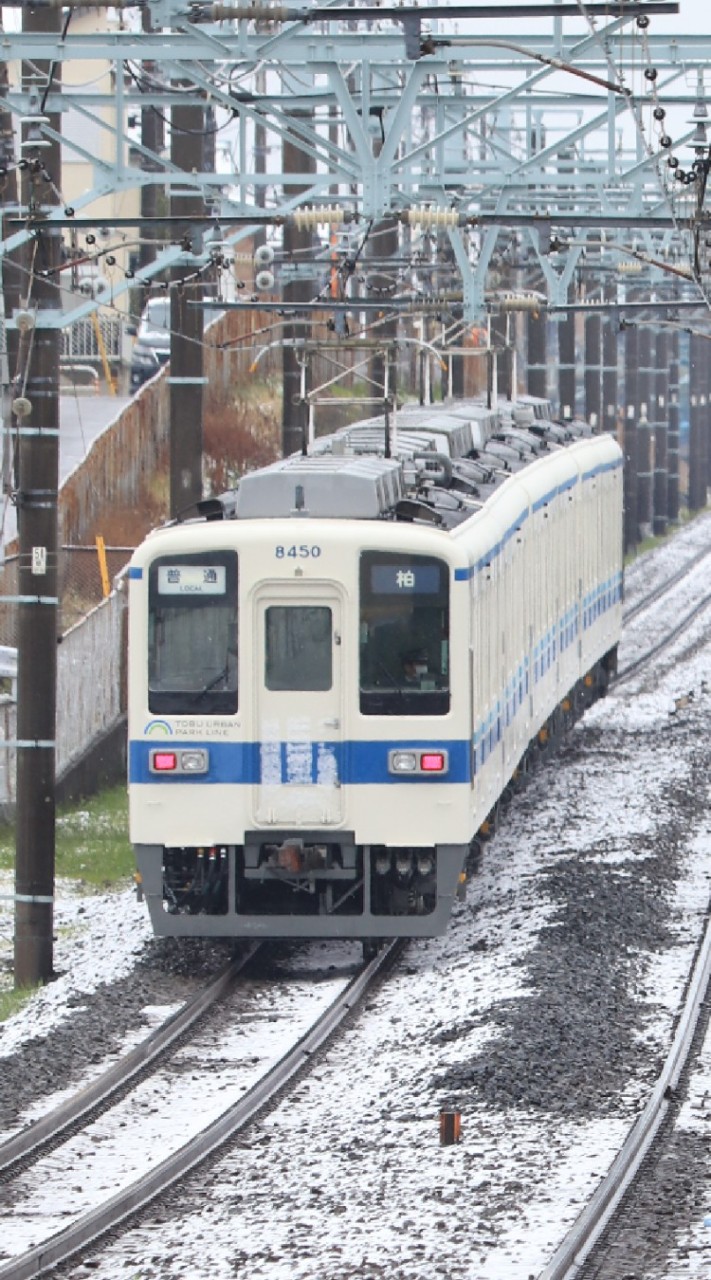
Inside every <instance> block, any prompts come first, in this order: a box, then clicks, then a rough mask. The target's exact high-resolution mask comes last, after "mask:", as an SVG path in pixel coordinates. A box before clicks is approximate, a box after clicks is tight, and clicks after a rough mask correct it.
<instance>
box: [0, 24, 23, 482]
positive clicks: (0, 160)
mask: <svg viewBox="0 0 711 1280" xmlns="http://www.w3.org/2000/svg"><path fill="white" fill-rule="evenodd" d="M1 32H2V23H1V22H0V33H1ZM9 88H10V85H9V79H8V66H7V62H0V102H1V103H2V104H5V103H6V100H7V95H8V91H9ZM0 164H1V165H2V168H3V170H4V174H5V176H4V177H3V179H2V182H1V183H0V200H1V201H2V216H3V227H2V236H3V239H6V238H7V230H6V228H5V225H4V220H5V218H6V217H14V216H15V215H16V214H17V213H18V191H17V169H16V167H15V166H16V156H15V134H14V129H13V123H12V113H11V112H10V111H9V109H8V108H7V106H6V105H2V108H1V109H0ZM20 261H21V255H20V252H19V251H18V250H17V249H16V250H15V251H14V253H7V254H5V255H4V256H3V259H2V291H3V301H4V304H5V316H6V317H10V316H13V315H14V314H15V312H16V311H17V310H19V307H20V299H21V292H22V271H21V266H20ZM5 336H6V359H7V370H5V369H3V370H2V382H3V385H2V396H3V403H2V424H3V443H2V492H3V494H5V495H6V494H9V493H10V492H11V491H12V489H13V488H14V483H13V475H12V471H13V459H12V444H13V440H12V432H11V430H10V421H11V417H10V415H11V408H10V400H11V398H12V397H11V395H10V385H9V384H10V379H11V377H12V376H13V374H14V372H15V370H16V369H17V351H18V338H19V334H18V332H17V330H16V329H7V328H6V330H5ZM6 378H7V380H6Z"/></svg>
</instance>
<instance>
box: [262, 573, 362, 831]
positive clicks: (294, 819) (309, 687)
mask: <svg viewBox="0 0 711 1280" xmlns="http://www.w3.org/2000/svg"><path fill="white" fill-rule="evenodd" d="M254 617H255V626H256V635H255V637H254V639H255V657H256V662H255V667H256V670H255V673H254V675H255V679H254V691H253V697H254V726H255V736H256V742H257V751H258V764H257V778H258V781H257V783H256V786H255V792H254V822H255V825H257V826H280V827H283V826H288V827H289V828H293V829H298V828H300V827H301V828H313V827H314V826H323V825H325V826H335V825H337V824H338V823H340V822H341V821H342V820H343V791H342V788H341V780H340V773H341V762H342V750H341V744H342V724H343V707H342V702H343V671H342V665H343V663H342V654H343V647H342V644H341V627H342V618H343V602H342V598H341V595H340V593H339V592H338V590H337V589H336V588H335V587H332V586H330V585H328V584H323V585H320V584H318V583H317V584H310V585H308V586H307V585H306V584H303V583H299V584H294V586H293V588H292V587H291V584H289V583H284V582H279V583H275V584H273V586H271V587H270V588H267V587H262V588H260V591H259V594H258V596H257V598H256V601H255V610H254Z"/></svg>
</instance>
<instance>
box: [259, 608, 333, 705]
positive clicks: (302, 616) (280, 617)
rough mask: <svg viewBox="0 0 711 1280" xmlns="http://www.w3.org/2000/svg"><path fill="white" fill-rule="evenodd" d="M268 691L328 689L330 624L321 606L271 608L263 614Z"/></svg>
mask: <svg viewBox="0 0 711 1280" xmlns="http://www.w3.org/2000/svg"><path fill="white" fill-rule="evenodd" d="M264 637H265V654H264V673H265V684H266V686H267V689H272V690H289V689H292V690H310V689H321V690H323V689H330V688H331V687H332V685H333V622H332V615H331V610H330V609H329V608H327V607H326V606H324V605H271V606H270V607H269V608H268V609H267V610H266V612H265V627H264Z"/></svg>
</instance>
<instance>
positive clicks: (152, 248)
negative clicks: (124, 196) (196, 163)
mask: <svg viewBox="0 0 711 1280" xmlns="http://www.w3.org/2000/svg"><path fill="white" fill-rule="evenodd" d="M141 23H142V29H143V31H144V32H145V33H147V34H148V33H149V32H151V31H152V30H153V23H152V21H151V12H150V9H149V8H148V7H146V8H145V9H144V10H143V12H142V14H141ZM155 73H156V64H155V62H152V61H147V62H144V63H143V68H142V75H143V84H142V91H143V92H144V93H146V94H149V93H150V92H151V90H152V88H153V79H154V77H155ZM164 133H165V129H164V125H163V117H162V115H161V114H160V112H159V111H156V109H155V107H153V106H146V107H142V108H141V146H143V147H145V148H146V150H147V151H150V152H152V154H153V155H155V156H159V155H160V153H161V151H162V150H163V144H164ZM161 167H162V166H161V164H160V162H159V161H157V160H153V159H150V158H149V157H148V156H146V155H143V156H142V157H141V169H142V170H143V171H144V172H147V173H156V172H160V169H161ZM158 191H159V188H158V186H157V185H156V183H155V182H146V183H144V184H143V186H142V187H141V217H142V218H155V217H157V215H158ZM158 234H159V233H158V232H157V231H156V229H155V227H152V226H151V225H150V224H149V225H147V226H144V227H143V229H142V230H141V244H140V247H139V252H138V264H139V266H140V267H147V266H149V264H150V263H151V262H155V259H156V255H157V251H158V242H157V240H156V237H157V236H158Z"/></svg>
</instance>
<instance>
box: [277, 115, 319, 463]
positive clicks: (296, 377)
mask: <svg viewBox="0 0 711 1280" xmlns="http://www.w3.org/2000/svg"><path fill="white" fill-rule="evenodd" d="M289 114H290V117H291V119H292V120H293V122H294V125H295V126H297V127H296V128H295V129H294V131H293V133H292V132H289V133H285V135H284V141H283V144H282V164H283V167H284V174H285V175H291V174H302V173H305V174H310V173H315V172H316V159H315V157H314V156H313V155H312V154H311V153H310V152H308V151H306V149H305V148H304V147H303V146H302V145H301V143H300V140H299V133H298V125H299V123H303V124H304V125H306V124H311V123H312V122H313V116H312V114H310V113H308V112H304V111H293V112H290V113H289ZM308 189H309V188H308V183H304V182H298V181H294V182H292V181H291V178H290V177H288V179H287V177H286V176H285V180H284V198H285V199H286V200H291V199H292V198H293V197H294V196H296V195H300V194H301V193H302V192H305V191H308ZM312 239H313V237H312V233H311V231H309V230H308V229H304V230H301V229H299V228H297V227H295V226H293V225H292V224H291V223H287V224H286V225H285V227H284V259H285V261H286V262H291V263H293V264H295V265H296V266H298V264H299V263H300V262H303V261H304V258H305V257H307V256H308V255H309V253H310V251H311V248H312ZM313 292H314V289H313V280H309V279H307V278H305V277H304V276H303V275H297V277H296V279H295V280H294V281H293V282H290V283H289V284H286V285H285V286H284V290H283V293H284V301H285V302H289V303H294V302H308V301H311V299H312V298H313ZM304 333H305V329H304V328H303V327H302V326H300V325H295V324H288V325H285V326H284V339H285V343H284V348H283V351H282V384H283V391H282V410H281V433H282V450H283V453H284V457H285V458H286V457H288V456H289V454H290V453H297V452H298V451H299V450H300V449H301V447H302V444H303V438H304V431H305V421H306V413H307V406H306V405H304V404H302V403H301V366H300V364H299V360H298V358H297V355H296V352H295V350H294V348H293V346H289V343H290V342H292V343H293V342H294V341H295V340H296V339H297V338H301V337H303V336H304Z"/></svg>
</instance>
